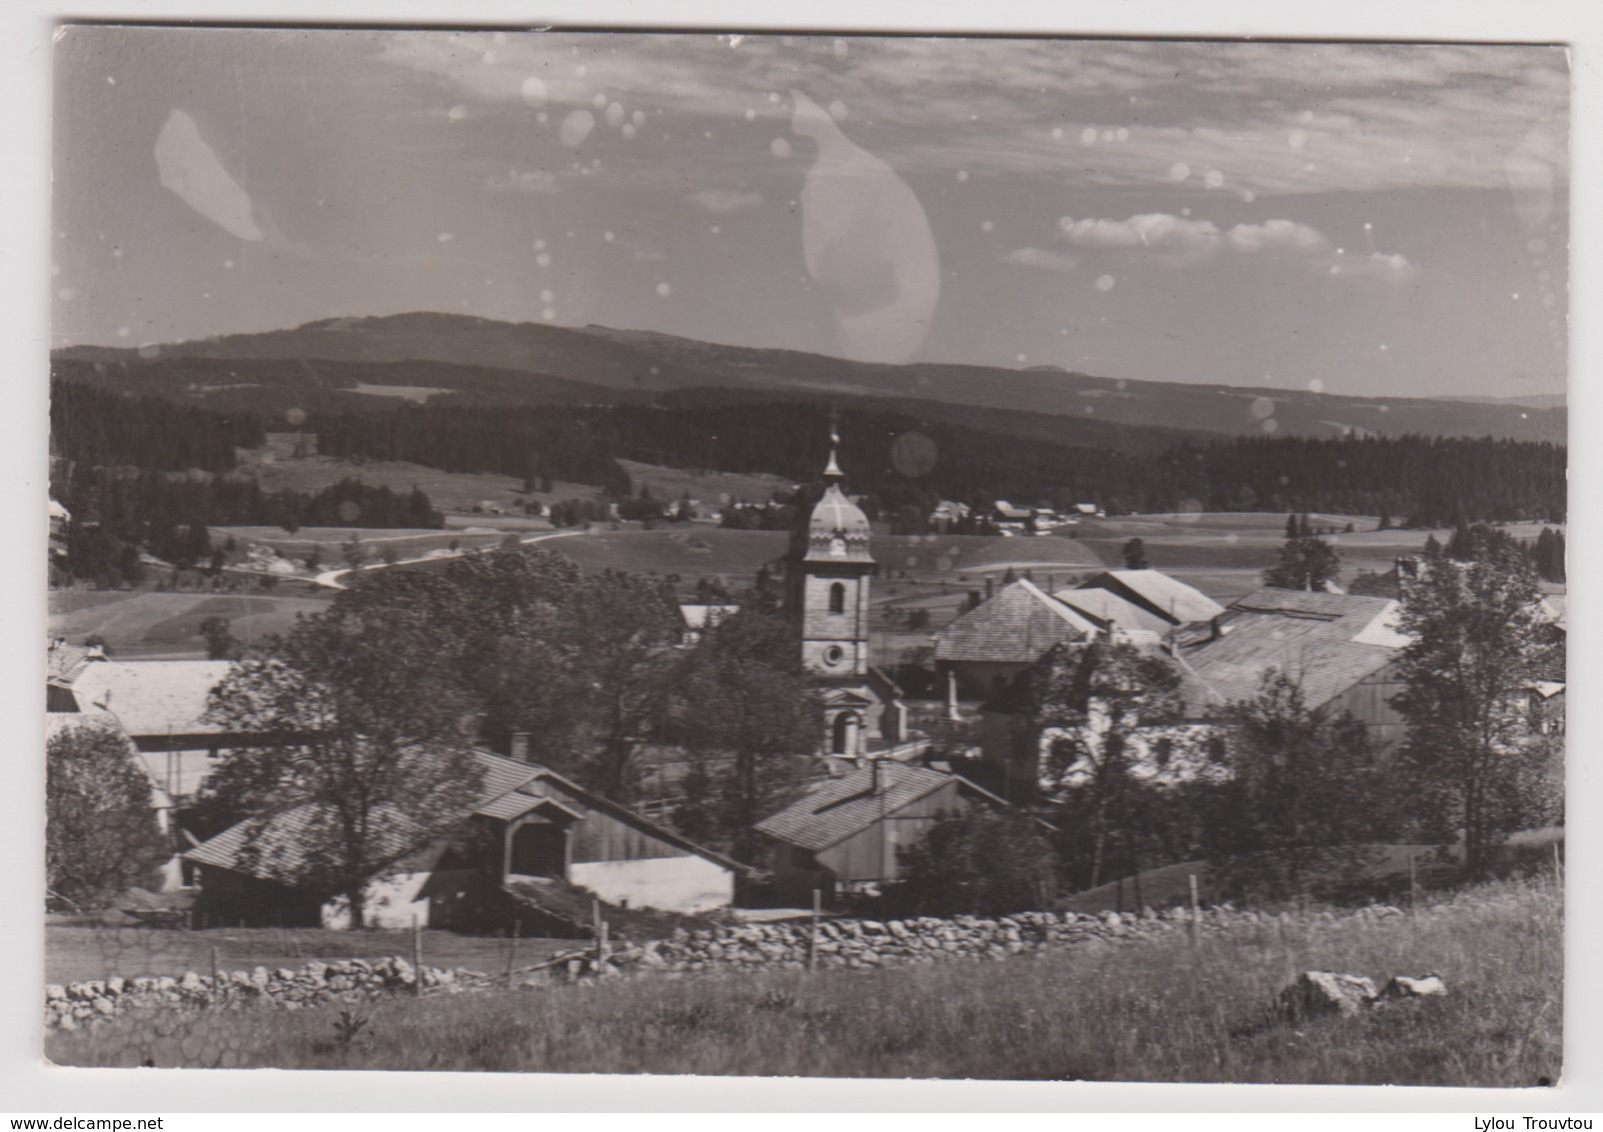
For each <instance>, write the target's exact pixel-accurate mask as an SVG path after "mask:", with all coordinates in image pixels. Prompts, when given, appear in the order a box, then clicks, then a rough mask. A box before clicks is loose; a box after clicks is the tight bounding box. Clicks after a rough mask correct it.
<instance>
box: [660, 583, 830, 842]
mask: <svg viewBox="0 0 1603 1132" xmlns="http://www.w3.org/2000/svg"><path fill="white" fill-rule="evenodd" d="M673 710H674V717H673V728H672V736H673V738H674V739H676V740H677V741H678V742H679V743H680V744H681V745H682V746H683V747H684V748H685V749H686V751H687V752H688V753H689V755H690V758H691V762H692V767H693V771H694V779H695V781H694V782H691V781H687V783H686V790H687V794H689V797H688V798H687V802H686V805H685V806H684V807H682V808H681V809H680V810H679V811H677V812H676V813H675V815H674V821H675V824H677V825H679V826H680V828H681V829H682V830H683V831H684V832H685V833H686V834H687V835H689V836H694V837H704V838H706V839H708V840H709V841H711V842H712V843H714V844H718V845H726V846H728V847H729V848H730V849H731V851H732V852H733V854H734V855H735V857H736V858H737V859H739V860H742V861H746V862H748V863H755V862H756V861H757V860H758V857H759V855H760V854H759V844H758V838H757V834H756V832H755V831H754V830H753V829H752V827H753V826H754V825H755V824H756V823H757V822H759V821H761V820H762V819H763V818H765V817H767V816H768V815H769V814H771V813H773V812H774V811H775V810H778V809H780V808H781V807H783V806H784V805H785V804H787V803H788V802H789V801H790V800H791V798H792V796H793V795H794V793H795V791H796V789H797V787H798V786H799V784H800V782H801V781H802V779H803V777H804V776H805V774H806V772H807V768H808V765H809V763H810V762H811V760H812V758H813V756H815V755H816V753H817V751H818V748H819V743H820V738H821V732H820V728H821V723H820V721H821V719H822V711H821V707H820V705H819V703H818V699H817V692H816V689H815V685H814V681H813V679H812V677H811V676H810V675H809V674H808V673H807V672H806V670H805V669H804V668H803V667H802V664H801V653H800V650H799V649H798V648H797V647H796V641H795V638H794V636H793V635H792V633H791V630H790V626H789V624H788V623H787V622H786V620H785V619H784V618H783V617H782V616H780V615H778V614H773V613H765V612H761V611H759V610H755V609H751V608H743V609H741V611H740V612H739V613H736V614H734V615H733V616H731V617H728V618H725V619H724V620H722V621H720V622H718V624H716V625H714V626H712V627H710V628H709V629H708V631H707V632H706V633H705V634H704V635H703V636H702V638H701V640H700V642H698V644H697V645H696V647H695V649H694V650H693V651H692V652H691V654H690V656H689V658H688V663H687V664H686V666H685V669H684V671H683V673H682V674H681V675H680V677H679V679H678V681H677V683H676V685H675V689H674V705H673ZM698 783H699V785H697V784H698ZM692 786H695V787H696V788H695V789H694V790H693V791H692V789H691V787H692Z"/></svg>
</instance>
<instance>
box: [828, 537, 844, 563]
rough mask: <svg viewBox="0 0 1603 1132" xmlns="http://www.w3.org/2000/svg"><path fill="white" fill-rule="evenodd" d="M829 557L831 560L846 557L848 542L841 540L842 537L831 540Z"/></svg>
mask: <svg viewBox="0 0 1603 1132" xmlns="http://www.w3.org/2000/svg"><path fill="white" fill-rule="evenodd" d="M829 556H830V557H831V558H845V557H846V540H845V539H843V538H841V537H840V535H836V536H835V537H834V538H832V539H830V540H829Z"/></svg>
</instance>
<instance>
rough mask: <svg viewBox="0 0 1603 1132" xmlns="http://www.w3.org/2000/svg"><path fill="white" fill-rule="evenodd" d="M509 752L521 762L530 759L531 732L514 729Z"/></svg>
mask: <svg viewBox="0 0 1603 1132" xmlns="http://www.w3.org/2000/svg"><path fill="white" fill-rule="evenodd" d="M507 754H508V755H509V756H510V757H512V758H514V759H517V760H518V762H520V763H526V762H528V761H529V733H528V732H527V731H514V732H513V733H512V737H511V739H510V741H509V744H508V747H507Z"/></svg>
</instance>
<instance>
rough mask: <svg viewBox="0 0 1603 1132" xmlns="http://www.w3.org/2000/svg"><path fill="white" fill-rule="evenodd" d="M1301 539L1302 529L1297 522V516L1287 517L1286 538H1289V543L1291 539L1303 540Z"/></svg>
mask: <svg viewBox="0 0 1603 1132" xmlns="http://www.w3.org/2000/svg"><path fill="white" fill-rule="evenodd" d="M1301 537H1302V527H1301V525H1300V524H1299V523H1298V522H1297V516H1296V515H1295V514H1292V515H1287V516H1286V538H1287V540H1288V541H1289V540H1291V539H1294V538H1301Z"/></svg>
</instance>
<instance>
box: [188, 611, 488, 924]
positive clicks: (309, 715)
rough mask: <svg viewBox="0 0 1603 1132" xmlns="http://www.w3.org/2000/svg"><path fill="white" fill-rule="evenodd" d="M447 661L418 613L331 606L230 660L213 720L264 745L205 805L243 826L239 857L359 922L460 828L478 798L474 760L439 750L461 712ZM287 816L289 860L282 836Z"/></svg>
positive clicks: (225, 769) (210, 790) (228, 767)
mask: <svg viewBox="0 0 1603 1132" xmlns="http://www.w3.org/2000/svg"><path fill="white" fill-rule="evenodd" d="M452 659H453V657H452V650H449V649H442V647H441V642H440V640H439V627H438V625H437V624H435V623H434V622H433V620H432V619H431V617H430V616H429V613H428V609H427V607H426V606H420V607H417V608H414V609H407V608H404V607H395V606H391V607H389V608H386V609H385V610H384V614H383V616H381V617H380V616H364V615H363V611H362V610H360V609H355V610H353V609H349V608H342V607H340V606H339V605H338V604H337V603H336V605H335V606H334V607H331V608H330V609H329V610H328V611H327V612H325V613H320V614H314V615H312V616H308V617H303V618H301V619H300V620H298V621H297V622H296V624H295V628H294V629H293V630H291V631H290V632H289V633H288V634H287V635H286V636H284V637H281V638H276V639H274V640H273V641H271V642H270V644H269V647H268V648H267V649H266V650H265V654H264V655H263V656H262V657H260V658H256V659H248V660H244V661H242V662H240V663H239V664H237V665H236V666H235V667H234V670H233V671H232V672H231V673H230V674H229V676H228V677H227V678H226V679H225V680H224V681H223V683H222V684H221V685H220V686H219V687H218V688H217V689H216V690H214V691H213V693H212V704H211V710H210V714H211V717H212V718H213V719H214V720H215V721H217V722H218V723H221V724H223V725H224V726H225V727H227V728H228V729H230V730H237V731H245V732H251V733H254V734H258V735H261V736H263V738H264V743H263V745H262V746H260V747H252V748H243V749H239V750H236V751H234V752H233V753H232V754H230V756H229V757H228V758H227V760H226V761H225V762H224V763H223V765H222V766H221V767H220V768H219V769H218V771H217V772H216V774H215V775H214V776H213V779H212V781H211V782H210V783H209V784H208V786H207V787H206V788H205V789H204V791H203V798H202V799H201V808H202V809H203V810H209V811H210V812H211V813H212V815H213V816H214V817H215V816H217V815H220V814H223V815H227V816H232V817H236V818H240V817H243V818H246V819H247V820H246V823H245V844H244V846H243V849H242V851H241V859H242V862H243V863H245V864H246V865H247V867H252V868H254V869H255V870H256V871H258V872H262V873H264V874H266V875H268V876H272V877H274V878H275V879H279V880H282V881H284V882H286V883H292V884H295V885H297V886H299V887H302V888H306V889H308V890H311V891H314V892H319V893H321V894H325V895H327V896H331V897H332V896H343V897H344V898H345V900H346V902H347V904H348V906H349V909H350V915H351V923H352V926H354V927H358V928H360V927H362V926H363V924H364V905H365V893H366V890H367V886H368V885H369V884H370V883H371V882H372V881H373V880H375V879H377V878H380V877H382V876H384V875H386V874H387V873H388V872H390V871H392V870H393V869H394V868H395V867H396V866H397V864H398V863H399V862H400V861H401V860H403V859H404V858H406V857H408V856H410V855H412V854H414V853H416V852H418V851H419V850H421V849H423V848H424V847H426V846H428V845H430V844H433V843H435V842H436V841H438V840H439V839H440V838H442V837H445V836H447V835H449V834H451V833H452V832H454V831H455V830H457V829H458V828H459V827H460V825H461V824H462V822H463V821H464V820H465V819H466V817H467V816H468V814H469V813H470V812H471V810H472V807H473V804H474V802H475V801H476V800H477V798H478V795H479V790H480V782H481V780H482V773H483V772H482V769H481V767H480V765H479V763H478V760H477V759H476V758H475V757H474V756H473V754H472V752H471V751H469V750H467V749H465V748H462V747H460V746H456V745H454V744H450V743H449V742H443V741H447V740H450V739H452V738H454V737H455V736H456V734H457V730H458V724H459V720H460V719H461V717H462V714H463V712H464V710H465V709H466V707H467V706H468V704H469V701H468V699H467V697H466V696H465V695H464V694H463V693H462V691H461V689H460V686H459V684H458V683H457V681H456V680H455V678H454V675H455V674H454V669H455V666H454V665H453V664H452V663H451V661H452ZM290 813H294V814H295V815H296V822H297V824H298V825H299V827H300V828H299V829H298V830H297V832H296V834H295V843H296V846H297V848H296V851H295V852H293V853H290V852H287V849H288V845H287V843H286V841H285V839H283V838H282V837H281V836H280V835H279V834H278V832H277V831H278V830H279V829H280V828H281V826H280V824H279V822H278V819H279V818H280V817H281V816H282V815H286V814H290ZM286 874H288V875H286Z"/></svg>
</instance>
